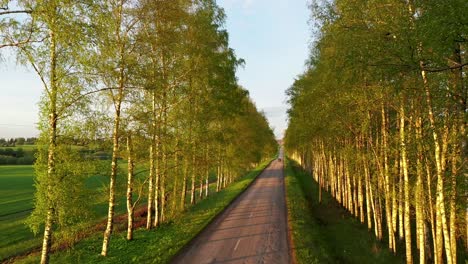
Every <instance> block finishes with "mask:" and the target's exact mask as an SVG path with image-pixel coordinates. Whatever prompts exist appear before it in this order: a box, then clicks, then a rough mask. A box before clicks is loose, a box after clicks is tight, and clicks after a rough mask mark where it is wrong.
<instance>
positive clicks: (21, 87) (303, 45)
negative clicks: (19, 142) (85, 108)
mask: <svg viewBox="0 0 468 264" xmlns="http://www.w3.org/2000/svg"><path fill="white" fill-rule="evenodd" d="M218 5H219V6H221V7H223V8H224V9H225V12H226V15H227V23H226V28H227V30H228V32H229V34H230V45H231V47H232V48H234V49H235V50H236V54H237V56H238V57H241V58H243V59H245V60H246V65H245V68H244V69H239V71H238V73H237V76H238V78H239V83H240V84H241V85H242V86H243V87H244V88H246V89H247V90H249V92H250V96H251V98H252V99H253V100H254V102H255V103H256V105H257V107H258V108H259V109H260V110H263V111H264V112H265V113H266V116H267V118H268V120H269V122H270V125H271V126H272V127H274V129H275V134H276V136H277V137H281V135H282V132H283V130H284V129H286V125H287V124H286V108H287V105H286V102H285V100H286V97H285V93H284V92H285V90H286V89H287V88H288V87H289V86H291V84H292V83H293V81H294V78H295V77H296V76H297V75H298V74H300V73H301V72H302V71H303V70H304V61H305V60H306V58H307V55H308V46H309V42H310V40H311V37H310V32H311V31H310V30H309V26H308V24H307V22H308V18H309V10H308V9H307V0H218ZM5 51H6V50H2V54H3V60H1V61H0V85H1V86H0V113H1V114H0V137H7V138H9V137H20V136H23V137H30V136H36V135H37V133H38V132H37V130H36V129H35V123H36V122H37V116H38V115H37V113H38V109H37V102H38V101H39V98H40V95H41V91H42V86H41V83H40V81H39V79H38V78H37V76H36V75H35V74H34V73H33V72H32V71H31V70H28V69H26V68H24V67H21V66H17V65H16V64H15V62H14V58H12V57H11V56H8V51H6V52H5Z"/></svg>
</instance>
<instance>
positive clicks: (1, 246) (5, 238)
mask: <svg viewBox="0 0 468 264" xmlns="http://www.w3.org/2000/svg"><path fill="white" fill-rule="evenodd" d="M121 165H124V164H121ZM33 175H34V169H33V166H31V165H12V166H9V165H8V166H0V260H3V259H6V258H9V257H11V256H15V255H18V254H21V253H25V252H28V251H30V250H31V249H33V248H38V247H39V246H40V243H41V234H38V236H37V237H35V236H34V234H33V233H32V231H31V230H30V229H29V228H28V226H27V225H26V224H25V220H26V219H27V217H28V216H29V214H30V213H31V212H32V209H33V206H34V202H33V200H34V177H33ZM142 175H143V174H142ZM120 178H121V179H122V180H121V182H119V187H120V188H118V196H117V197H118V199H117V205H116V210H117V213H123V212H125V202H124V200H125V198H124V197H125V194H124V188H123V183H124V181H125V179H124V178H123V177H120ZM106 180H107V178H105V177H103V176H93V177H90V178H89V179H88V181H87V186H88V187H89V189H90V190H94V192H92V193H94V194H97V193H101V192H105V190H104V189H103V188H104V187H103V186H105V182H106ZM120 183H122V184H120ZM105 203H106V201H105V200H104V199H102V200H96V204H95V205H94V211H95V214H96V215H97V218H96V219H98V221H100V220H102V219H103V218H104V217H105V215H106V213H107V207H106V204H105Z"/></svg>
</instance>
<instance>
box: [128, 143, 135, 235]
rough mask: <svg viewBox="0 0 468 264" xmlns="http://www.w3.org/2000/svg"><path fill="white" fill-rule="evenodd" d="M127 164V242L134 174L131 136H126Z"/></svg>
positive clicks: (129, 229)
mask: <svg viewBox="0 0 468 264" xmlns="http://www.w3.org/2000/svg"><path fill="white" fill-rule="evenodd" d="M127 152H128V156H127V164H128V168H127V170H128V173H127V174H128V176H127V220H128V222H127V240H132V239H133V211H134V206H133V197H132V196H133V174H134V172H133V171H134V166H135V164H134V161H133V156H132V155H133V146H132V136H131V135H128V136H127Z"/></svg>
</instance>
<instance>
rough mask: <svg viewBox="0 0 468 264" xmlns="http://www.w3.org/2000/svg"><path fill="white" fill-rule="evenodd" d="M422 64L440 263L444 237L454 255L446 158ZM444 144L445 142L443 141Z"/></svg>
mask: <svg viewBox="0 0 468 264" xmlns="http://www.w3.org/2000/svg"><path fill="white" fill-rule="evenodd" d="M420 66H421V76H422V78H423V84H424V90H425V94H426V103H427V107H428V117H429V124H430V126H431V129H432V137H433V140H434V157H435V163H436V174H437V187H436V189H437V191H436V208H435V209H436V219H435V220H436V234H435V235H436V236H435V240H436V246H437V248H436V250H435V253H436V255H437V260H438V262H439V263H442V251H443V246H444V237H445V239H446V241H445V252H446V255H447V256H452V252H451V247H450V239H449V235H448V228H447V217H446V214H445V197H444V179H443V177H444V175H443V174H444V164H443V163H444V160H443V157H441V155H443V153H442V151H443V149H442V148H441V145H440V142H439V134H438V133H437V130H436V129H437V128H436V123H435V117H434V113H433V110H432V98H431V97H432V96H431V92H430V90H429V83H428V80H427V76H426V71H425V70H424V63H423V62H422V61H421V62H420ZM442 144H445V142H443V143H442ZM447 238H448V239H447ZM447 263H448V264H451V263H452V258H451V257H448V258H447Z"/></svg>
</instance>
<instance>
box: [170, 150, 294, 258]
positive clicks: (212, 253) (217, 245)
mask: <svg viewBox="0 0 468 264" xmlns="http://www.w3.org/2000/svg"><path fill="white" fill-rule="evenodd" d="M280 157H281V161H279V160H275V161H273V162H272V163H271V164H270V166H269V167H268V168H266V169H265V170H264V171H263V172H262V173H261V174H260V175H259V176H258V178H257V180H256V181H255V182H254V183H252V185H251V186H250V187H249V188H248V189H247V190H246V191H245V192H244V193H243V194H242V195H241V196H239V197H238V198H237V200H236V201H235V202H234V203H233V204H232V205H231V206H229V207H228V208H227V210H226V211H224V213H222V214H221V215H220V216H219V217H218V218H217V219H216V220H215V221H214V222H213V223H211V224H210V225H209V226H208V227H207V228H206V229H205V230H204V231H202V232H201V233H200V235H198V236H197V237H196V238H195V239H194V240H193V241H192V242H191V243H190V244H189V246H188V247H187V248H186V249H185V250H184V251H183V252H182V253H181V254H180V255H178V256H177V257H176V258H175V259H174V260H173V261H172V263H184V264H185V263H187V264H189V263H197V264H201V263H280V264H287V263H290V256H289V248H288V233H287V219H286V202H285V197H284V185H283V182H284V181H283V162H282V161H283V157H282V151H281V152H280Z"/></svg>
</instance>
